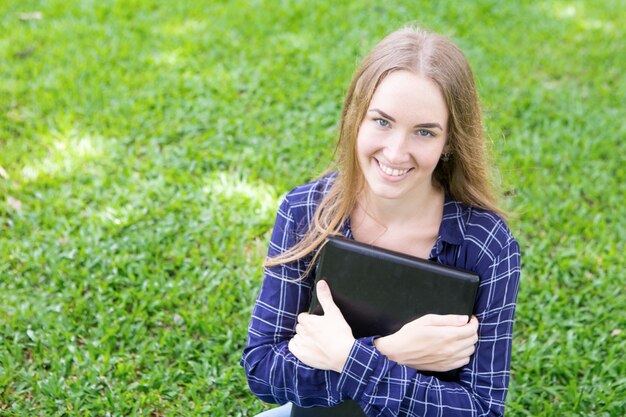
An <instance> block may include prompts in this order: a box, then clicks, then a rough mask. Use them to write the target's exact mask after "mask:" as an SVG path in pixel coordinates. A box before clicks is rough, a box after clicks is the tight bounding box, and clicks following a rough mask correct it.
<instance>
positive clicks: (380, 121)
mask: <svg viewBox="0 0 626 417" xmlns="http://www.w3.org/2000/svg"><path fill="white" fill-rule="evenodd" d="M374 123H376V124H377V125H378V126H380V127H388V126H389V122H388V121H387V120H385V119H374Z"/></svg>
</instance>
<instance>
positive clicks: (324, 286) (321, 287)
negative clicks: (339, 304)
mask: <svg viewBox="0 0 626 417" xmlns="http://www.w3.org/2000/svg"><path fill="white" fill-rule="evenodd" d="M317 290H318V291H328V290H329V288H328V284H327V283H326V281H324V280H320V281H318V282H317Z"/></svg>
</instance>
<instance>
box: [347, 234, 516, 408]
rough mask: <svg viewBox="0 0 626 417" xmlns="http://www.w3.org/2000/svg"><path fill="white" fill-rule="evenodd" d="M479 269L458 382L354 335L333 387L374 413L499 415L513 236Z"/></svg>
mask: <svg viewBox="0 0 626 417" xmlns="http://www.w3.org/2000/svg"><path fill="white" fill-rule="evenodd" d="M487 259H489V262H488V264H489V266H488V268H486V270H484V271H483V272H481V274H480V275H481V284H480V286H479V289H478V296H477V310H476V313H477V318H478V321H479V323H480V325H479V329H478V343H477V345H476V351H475V353H474V355H473V356H472V357H471V359H470V362H469V364H468V365H466V366H465V367H463V369H462V370H461V372H460V380H459V382H445V381H441V380H439V379H437V378H436V377H432V376H426V375H424V374H421V373H419V372H418V371H416V370H414V369H412V368H409V367H407V366H403V365H399V364H397V363H396V362H394V361H392V360H390V359H389V358H387V357H386V356H384V355H383V354H382V353H381V352H380V351H379V350H378V349H376V347H375V344H374V340H373V338H366V339H359V340H357V341H356V343H355V344H354V346H353V349H352V351H351V352H350V355H349V359H348V361H347V362H346V365H345V366H344V368H343V371H342V373H341V378H340V380H339V386H338V389H339V391H340V392H342V393H343V394H345V395H347V396H348V397H350V398H353V399H355V400H356V401H357V402H358V403H359V404H360V405H361V407H363V409H364V410H365V412H366V413H367V414H368V415H376V416H380V415H383V416H398V415H401V416H404V415H406V416H431V415H432V416H436V415H442V414H443V415H448V414H451V415H455V416H501V415H503V413H504V400H505V397H506V393H507V388H508V383H509V374H510V357H511V341H512V335H513V316H514V312H515V303H516V298H517V290H518V285H519V275H520V256H519V247H518V245H517V243H516V242H515V241H514V240H511V241H510V242H508V244H507V245H506V246H505V247H504V248H502V250H501V251H500V252H499V253H498V254H496V255H495V256H490V257H488V258H487Z"/></svg>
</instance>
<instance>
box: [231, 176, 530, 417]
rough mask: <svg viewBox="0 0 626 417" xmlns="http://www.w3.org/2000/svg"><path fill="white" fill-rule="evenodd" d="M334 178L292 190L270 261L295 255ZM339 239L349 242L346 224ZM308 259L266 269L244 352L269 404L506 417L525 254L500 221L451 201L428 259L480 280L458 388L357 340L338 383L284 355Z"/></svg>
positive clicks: (308, 282)
mask: <svg viewBox="0 0 626 417" xmlns="http://www.w3.org/2000/svg"><path fill="white" fill-rule="evenodd" d="M334 178H335V175H329V176H326V177H324V178H321V179H319V180H317V181H314V182H311V183H309V184H305V185H303V186H300V187H296V188H295V189H293V190H292V191H291V192H289V193H288V194H287V196H286V197H285V199H284V201H283V202H282V204H281V206H280V208H279V210H278V215H277V217H276V224H275V226H274V231H273V233H272V237H271V242H270V247H269V256H270V257H273V256H276V255H278V254H280V253H282V252H284V251H285V250H287V249H288V248H290V247H291V246H293V245H294V244H295V243H296V242H297V241H298V239H299V238H301V237H302V236H303V235H304V233H306V231H307V229H308V227H309V224H310V222H311V219H312V217H313V213H314V212H315V209H316V208H317V206H318V205H319V203H320V201H321V199H322V197H323V196H324V195H325V193H326V192H327V191H328V189H329V188H330V187H331V185H332V183H333V181H334ZM343 233H344V235H345V236H347V237H349V238H352V234H351V232H350V227H349V224H346V225H344V228H343ZM310 259H311V257H307V258H304V259H301V260H299V261H296V262H293V263H290V264H287V265H279V266H276V267H271V268H266V269H265V279H264V281H263V285H262V288H261V292H260V294H259V297H258V299H257V302H256V304H255V306H254V310H253V313H252V319H251V321H250V325H249V328H248V340H247V346H246V347H245V349H244V351H243V358H242V360H241V363H242V365H243V366H244V368H245V371H246V374H247V377H248V383H249V386H250V389H251V390H252V392H253V393H254V394H255V395H257V396H258V397H259V398H261V399H262V400H264V401H266V402H271V403H279V404H283V403H286V402H293V403H295V404H297V405H300V406H313V405H321V406H333V405H337V404H339V403H340V402H342V401H344V400H345V399H349V398H350V399H354V400H355V401H356V402H358V403H359V405H360V406H361V408H363V410H364V411H365V413H366V414H367V415H368V416H370V417H373V416H442V415H446V416H448V415H454V416H500V415H503V413H504V400H505V397H506V393H507V387H508V383H509V376H510V358H511V340H512V334H513V316H514V313H515V302H516V298H517V290H518V285H519V277H520V252H519V246H518V244H517V242H516V241H515V239H514V238H513V236H512V235H511V232H510V231H509V229H508V228H507V226H506V225H505V223H504V222H503V221H502V219H501V218H500V217H499V216H497V215H495V214H493V213H491V212H488V211H485V210H481V209H477V208H472V207H467V206H465V205H463V204H461V203H459V202H456V201H453V200H451V199H450V198H449V197H446V201H445V205H444V211H443V219H442V222H441V226H440V230H439V236H438V238H437V241H436V243H435V245H434V247H433V249H432V252H431V254H430V259H431V260H434V261H436V262H440V263H442V264H446V265H452V266H456V267H458V268H463V269H467V270H470V271H474V272H476V273H478V275H479V276H480V285H479V289H478V294H477V298H476V304H475V307H474V314H475V315H476V316H477V317H478V321H479V330H478V336H479V340H478V343H477V345H476V351H475V353H474V355H472V357H471V359H470V362H469V364H468V365H466V366H465V367H464V368H463V369H462V370H461V372H460V379H459V381H457V382H446V381H442V380H439V379H437V378H436V377H433V376H427V375H424V374H423V373H420V372H419V371H416V370H415V369H412V368H410V367H408V366H404V365H399V364H397V363H395V362H393V361H392V360H390V359H388V358H387V357H386V356H384V355H383V354H381V353H380V352H379V351H378V350H377V349H376V348H375V347H374V338H372V337H368V338H362V339H357V341H356V342H355V343H354V345H353V347H352V350H351V352H350V356H349V358H348V361H347V362H346V364H345V367H344V369H343V371H342V372H341V373H337V372H334V371H322V370H319V369H315V368H311V367H309V366H307V365H305V364H303V363H302V362H300V361H299V360H298V359H297V358H296V357H295V356H294V355H293V354H291V352H290V351H289V349H288V348H287V343H288V342H289V340H290V339H291V338H292V337H293V336H294V334H295V327H296V322H297V316H298V314H299V313H301V312H303V311H306V310H307V309H308V307H309V302H310V299H311V291H312V283H313V279H314V278H313V277H312V276H309V277H307V278H306V279H304V280H299V279H298V278H300V277H301V275H302V274H303V273H304V271H305V270H306V269H307V265H308V263H309V262H310Z"/></svg>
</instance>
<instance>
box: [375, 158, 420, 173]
mask: <svg viewBox="0 0 626 417" xmlns="http://www.w3.org/2000/svg"><path fill="white" fill-rule="evenodd" d="M376 162H378V166H379V167H380V170H381V171H383V172H384V173H385V174H387V175H390V176H392V177H401V176H403V175H406V174H407V172H409V171H410V170H412V169H413V168H405V169H396V168H391V167H390V166H387V165H385V164H383V163H382V162H380V161H379V160H378V159H376Z"/></svg>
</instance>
